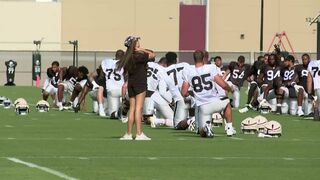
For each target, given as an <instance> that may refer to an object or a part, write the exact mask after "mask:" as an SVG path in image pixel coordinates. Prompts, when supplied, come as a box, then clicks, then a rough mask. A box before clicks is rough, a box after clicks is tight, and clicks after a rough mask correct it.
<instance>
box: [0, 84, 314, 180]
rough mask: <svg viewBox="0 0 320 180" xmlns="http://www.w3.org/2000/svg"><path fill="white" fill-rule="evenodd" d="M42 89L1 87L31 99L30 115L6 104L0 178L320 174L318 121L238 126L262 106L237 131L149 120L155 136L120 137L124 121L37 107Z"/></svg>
mask: <svg viewBox="0 0 320 180" xmlns="http://www.w3.org/2000/svg"><path fill="white" fill-rule="evenodd" d="M40 92H41V91H40V89H37V88H34V87H0V95H2V96H7V97H9V98H11V99H12V100H15V99H16V98H18V97H24V98H25V99H26V100H27V101H28V102H29V103H30V104H31V113H30V114H29V115H27V116H18V115H16V114H15V112H14V110H13V108H12V109H3V108H2V107H0V179H5V180H7V179H24V180H26V179H33V180H34V179H61V177H65V178H72V177H73V178H76V179H166V180H167V179H223V180H225V179H230V180H238V179H246V180H247V179H254V180H257V179H268V180H270V179H272V180H273V179H279V180H286V179H288V180H293V179H299V180H300V179H306V180H312V179H315V180H318V179H320V175H319V174H320V138H319V137H320V122H315V121H312V120H304V119H303V118H299V117H296V116H288V115H281V116H280V115H272V114H269V115H267V118H268V119H269V120H270V119H272V120H277V121H279V122H280V123H281V124H282V126H283V136H282V137H280V138H258V137H257V136H256V135H244V134H241V133H240V122H241V120H242V119H244V118H245V117H248V116H255V115H257V113H255V112H248V113H246V114H239V113H238V112H237V111H234V126H235V127H236V129H237V131H238V134H237V135H236V136H235V137H234V138H228V137H226V135H225V134H224V131H223V128H222V127H220V128H216V129H215V133H216V135H217V136H216V137H215V138H213V139H205V138H200V137H199V136H197V135H195V134H194V133H192V132H189V131H175V130H172V129H168V128H157V129H151V128H150V127H148V126H144V132H145V133H146V134H147V135H148V136H150V137H151V138H152V141H148V142H138V141H120V140H119V137H120V136H122V135H123V133H124V132H125V130H126V124H123V123H121V122H120V121H116V120H110V119H106V118H100V117H98V116H96V115H93V114H91V113H83V112H82V113H78V114H75V113H73V112H59V111H58V110H56V109H51V110H50V112H48V113H37V112H36V111H35V107H34V104H36V102H37V101H38V100H40V98H41V95H40ZM242 97H245V96H242ZM242 100H244V98H243V99H242ZM88 102H89V101H88ZM88 107H90V105H89V104H88ZM88 111H91V110H90V109H89V110H88ZM10 158H15V160H17V159H18V160H21V161H22V162H25V163H27V165H26V164H21V163H17V162H14V161H13V159H10ZM30 164H32V165H30ZM28 165H29V166H28ZM33 165H36V167H34V166H33ZM48 169H49V171H50V172H51V171H54V172H57V173H58V174H59V173H60V175H61V174H62V176H57V175H54V173H49V172H47V171H46V170H48Z"/></svg>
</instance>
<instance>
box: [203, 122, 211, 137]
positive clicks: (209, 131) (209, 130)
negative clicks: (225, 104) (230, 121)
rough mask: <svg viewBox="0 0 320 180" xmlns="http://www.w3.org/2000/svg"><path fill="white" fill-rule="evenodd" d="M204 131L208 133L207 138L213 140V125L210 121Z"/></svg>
mask: <svg viewBox="0 0 320 180" xmlns="http://www.w3.org/2000/svg"><path fill="white" fill-rule="evenodd" d="M204 131H205V132H206V136H207V137H209V138H213V131H212V125H211V122H210V121H207V122H206V124H205V126H204Z"/></svg>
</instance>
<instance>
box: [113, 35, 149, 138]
mask: <svg viewBox="0 0 320 180" xmlns="http://www.w3.org/2000/svg"><path fill="white" fill-rule="evenodd" d="M139 39H140V38H139V37H133V36H129V37H127V39H126V40H125V42H124V45H125V46H126V47H127V50H126V53H125V55H124V57H123V58H122V59H121V60H120V61H118V63H117V68H118V69H121V68H123V69H124V73H126V75H127V77H128V80H127V82H126V83H125V85H126V86H127V88H128V94H129V98H130V109H129V115H128V129H127V132H126V133H125V134H124V135H123V137H121V138H120V140H133V137H132V127H133V124H134V123H135V124H136V128H137V132H136V138H135V140H151V138H149V137H147V136H146V135H145V134H144V133H143V132H142V128H141V119H142V108H143V103H144V98H145V96H146V90H147V62H148V60H149V59H153V58H154V57H155V54H154V53H153V52H151V51H149V50H146V49H144V48H141V47H140V43H139Z"/></svg>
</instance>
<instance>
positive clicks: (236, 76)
mask: <svg viewBox="0 0 320 180" xmlns="http://www.w3.org/2000/svg"><path fill="white" fill-rule="evenodd" d="M228 69H229V70H230V78H229V81H231V82H232V84H234V85H236V86H238V87H239V88H240V87H242V86H243V82H244V81H245V80H246V79H247V77H248V75H249V74H250V65H248V64H244V65H243V66H242V67H240V66H239V65H238V63H236V62H231V63H230V64H229V67H228Z"/></svg>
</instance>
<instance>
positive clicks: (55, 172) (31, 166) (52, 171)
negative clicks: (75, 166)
mask: <svg viewBox="0 0 320 180" xmlns="http://www.w3.org/2000/svg"><path fill="white" fill-rule="evenodd" d="M7 159H8V160H9V161H12V162H15V163H18V164H23V165H26V166H28V167H30V168H36V169H39V170H41V171H45V172H47V173H49V174H53V175H55V176H58V177H60V178H63V179H68V180H77V178H74V177H70V176H68V175H66V174H63V173H62V172H59V171H56V170H53V169H50V168H47V167H43V166H38V165H36V164H33V163H30V162H25V161H22V160H20V159H17V158H14V157H10V158H9V157H8V158H7Z"/></svg>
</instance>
